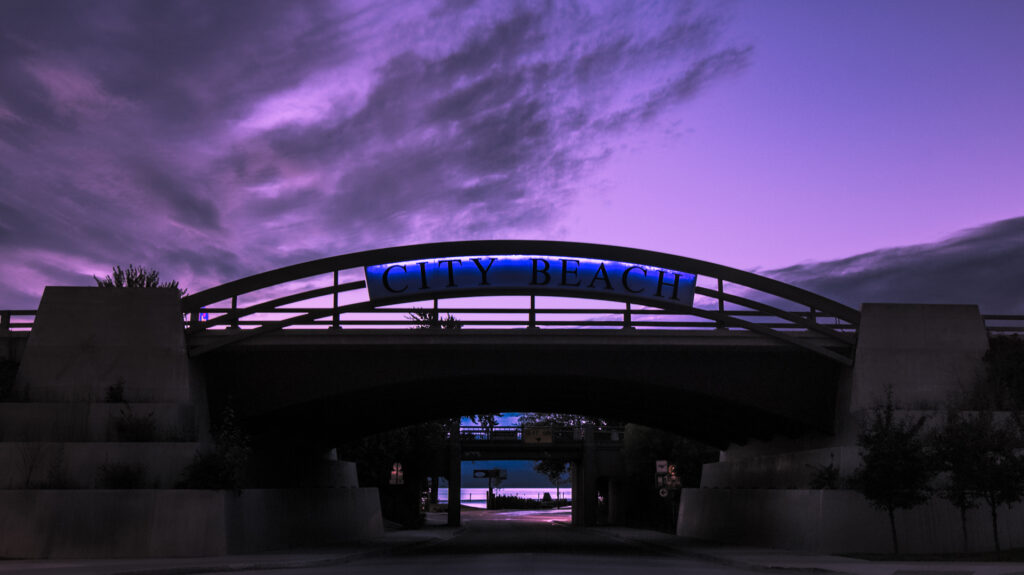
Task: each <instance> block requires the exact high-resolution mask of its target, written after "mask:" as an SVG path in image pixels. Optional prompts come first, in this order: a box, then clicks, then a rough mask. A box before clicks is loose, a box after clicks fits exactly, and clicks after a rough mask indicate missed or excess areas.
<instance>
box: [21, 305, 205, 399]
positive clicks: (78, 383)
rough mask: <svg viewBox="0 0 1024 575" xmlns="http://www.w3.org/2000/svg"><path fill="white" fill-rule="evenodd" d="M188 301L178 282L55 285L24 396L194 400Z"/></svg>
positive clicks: (25, 371) (40, 322) (35, 334)
mask: <svg viewBox="0 0 1024 575" xmlns="http://www.w3.org/2000/svg"><path fill="white" fill-rule="evenodd" d="M188 376H189V373H188V357H187V355H186V354H185V332H184V330H183V329H182V323H181V301H180V299H179V297H178V292H177V290H174V289H171V288H106V289H103V288H74V287H53V286H47V288H46V289H45V291H44V292H43V297H42V299H41V300H40V302H39V312H38V315H37V316H36V321H35V324H34V325H33V326H32V335H31V337H30V339H29V343H28V345H27V347H26V348H25V353H24V357H23V358H22V361H21V368H20V369H19V370H18V378H17V380H16V385H15V394H16V397H18V398H20V399H22V400H28V401H38V402H53V401H58V402H60V401H84V402H90V401H91V402H102V401H103V400H104V397H105V395H106V391H107V389H108V388H109V387H110V386H112V385H116V384H117V383H118V382H122V381H123V382H124V398H125V399H126V400H128V401H131V402H171V403H186V402H188V401H189V379H188Z"/></svg>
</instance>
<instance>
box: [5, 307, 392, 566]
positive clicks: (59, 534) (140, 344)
mask: <svg viewBox="0 0 1024 575" xmlns="http://www.w3.org/2000/svg"><path fill="white" fill-rule="evenodd" d="M9 339H10V340H11V341H9V342H6V343H7V345H5V352H7V353H6V356H5V359H6V358H7V356H10V359H17V360H20V366H19V369H18V373H17V377H16V379H15V383H14V387H13V389H12V392H11V395H12V398H11V399H13V401H7V402H4V403H0V533H3V537H0V557H9V558H13V557H17V558H42V557H45V558H70V557H107V558H111V557H146V556H152V557H157V556H202V555H217V554H225V553H237V552H253V551H261V550H269V549H279V548H286V547H290V546H298V545H309V544H323V545H327V544H332V543H340V542H344V541H349V540H353V539H359V538H364V537H369V536H373V535H376V534H379V533H381V532H382V520H381V517H380V507H379V501H378V498H377V492H376V489H365V488H359V487H358V486H357V484H356V483H355V481H354V476H355V473H354V470H352V469H348V466H351V465H352V464H347V465H346V464H345V463H344V462H331V463H333V465H328V467H330V468H331V469H330V470H328V471H329V473H328V475H329V477H327V476H325V477H324V478H320V479H323V480H320V479H317V480H316V481H313V482H311V483H312V484H311V485H310V486H308V487H305V488H301V489H300V488H289V487H288V486H284V487H283V488H276V489H246V490H244V491H242V492H241V493H233V492H230V491H228V492H225V491H213V490H202V489H175V484H176V483H177V482H178V481H180V479H181V477H182V473H183V471H184V469H185V467H186V466H187V465H188V464H189V463H191V462H192V461H193V458H194V457H195V455H196V453H197V452H198V451H199V450H200V449H203V448H204V447H209V446H210V444H211V437H210V432H209V425H210V424H209V421H210V417H209V413H208V407H207V403H206V401H207V400H206V390H205V385H206V382H205V380H204V374H203V373H202V370H201V369H199V368H197V366H196V365H194V364H193V363H192V362H190V360H189V357H188V354H187V351H186V346H185V335H184V331H183V329H182V315H181V304H180V300H179V298H178V294H177V292H176V290H173V289H141V288H140V289H134V288H112V289H104V288H63V287H59V288H54V287H47V288H46V291H45V292H44V294H43V298H42V300H41V302H40V306H39V311H38V314H37V316H36V320H35V323H34V325H33V328H32V332H31V334H30V335H29V337H28V338H21V337H12V338H9ZM320 467H323V466H320ZM335 468H337V469H335ZM111 487H118V488H115V489H112V488H111Z"/></svg>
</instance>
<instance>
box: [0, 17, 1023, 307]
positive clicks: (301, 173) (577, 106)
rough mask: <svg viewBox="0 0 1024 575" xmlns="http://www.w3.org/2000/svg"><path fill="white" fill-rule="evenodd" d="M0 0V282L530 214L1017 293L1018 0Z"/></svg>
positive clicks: (494, 234)
mask: <svg viewBox="0 0 1024 575" xmlns="http://www.w3.org/2000/svg"><path fill="white" fill-rule="evenodd" d="M684 6H686V5H685V4H684V3H682V2H679V1H670V2H666V3H663V4H655V3H649V4H644V5H642V6H639V5H634V3H628V4H627V3H623V2H594V3H584V4H575V3H570V2H554V3H548V2H537V3H529V2H527V3H521V4H518V3H512V2H507V1H498V2H490V3H487V2H473V1H470V0H450V1H448V2H437V3H433V4H431V3H425V2H408V3H392V4H388V3H384V2H379V1H370V2H323V3H317V2H301V3H299V2H254V1H244V2H206V1H196V2H145V1H133V2H114V1H104V2H85V1H69V2H58V1H53V0H48V1H46V2H39V1H37V0H30V1H26V2H19V1H13V0H6V1H4V2H2V3H0V255H2V257H0V308H19V307H29V308H32V307H35V306H36V305H37V304H38V300H39V296H40V294H41V293H42V289H43V286H45V285H48V284H49V285H54V284H56V285H91V284H92V279H91V277H90V276H91V275H93V274H96V275H105V274H106V273H109V271H110V267H111V266H112V265H114V264H121V265H127V264H129V263H135V264H143V265H148V266H152V267H156V268H158V269H160V270H161V272H162V274H163V276H164V277H165V278H176V279H178V280H180V281H181V283H182V284H183V285H184V286H186V287H188V288H189V289H190V291H193V292H195V291H199V290H201V289H204V288H207V287H211V286H213V285H216V284H218V283H221V282H223V281H227V280H230V279H235V278H238V277H242V276H245V275H249V274H252V273H256V272H259V271H264V270H267V269H271V268H275V267H279V266H282V265H287V264H292V263H297V262H301V261H305V260H309V259H313V258H318V257H324V256H329V255H336V254H341V253H348V252H352V251H358V250H362V249H367V248H374V247H385V246H390V245H400V244H407V243H419V242H424V241H439V240H455V239H485V238H529V239H559V240H572V241H589V242H598V243H609V244H617V245H624V246H631V247H640V248H647V249H654V250H659V251H665V252H669V253H675V254H680V255H685V256H689V257H695V258H699V259H705V260H710V261H714V262H717V263H721V264H725V265H729V266H734V267H738V268H742V269H749V270H755V271H759V272H761V273H766V274H768V275H772V276H775V277H778V278H780V279H783V280H786V281H792V282H794V283H796V284H798V285H801V286H803V287H806V288H808V289H811V290H814V291H819V292H821V293H823V294H824V295H828V296H831V297H835V298H838V299H840V300H842V301H844V302H846V303H849V304H851V305H855V306H856V305H859V304H860V303H861V302H863V301H919V302H965V303H980V304H981V305H982V309H983V311H986V312H989V313H995V312H1006V313H1024V295H1022V294H1024V289H1022V288H1024V104H1022V102H1024V34H1022V33H1021V30H1024V2H1017V1H1012V0H1005V1H998V0H988V1H985V0H980V1H979V0H971V1H961V2H950V1H936V0H928V1H920V2H912V1H888V0H887V1H884V2H883V1H877V2H871V1H868V2H865V1H855V2H854V1H850V2H816V1H810V0H808V1H781V0H780V1H776V2H759V1H750V2H742V1H741V2H729V3H715V4H708V5H699V4H698V5H696V6H695V7H693V8H691V9H687V8H684Z"/></svg>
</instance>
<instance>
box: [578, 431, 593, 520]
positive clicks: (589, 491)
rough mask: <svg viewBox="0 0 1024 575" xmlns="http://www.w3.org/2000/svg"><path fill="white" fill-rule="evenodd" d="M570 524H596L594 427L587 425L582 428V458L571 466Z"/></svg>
mask: <svg viewBox="0 0 1024 575" xmlns="http://www.w3.org/2000/svg"><path fill="white" fill-rule="evenodd" d="M572 524H573V525H574V526H576V527H588V526H591V525H595V524H597V458H596V453H595V445H594V426H593V425H592V424H589V423H588V424H585V425H584V426H583V450H582V456H581V457H580V461H578V462H575V463H574V464H573V466H572Z"/></svg>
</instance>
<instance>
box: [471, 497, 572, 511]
mask: <svg viewBox="0 0 1024 575" xmlns="http://www.w3.org/2000/svg"><path fill="white" fill-rule="evenodd" d="M546 495H547V497H546V498H545V499H544V500H543V501H537V500H536V499H526V498H523V497H516V496H515V495H495V496H494V497H491V498H490V499H488V500H487V508H488V509H551V508H553V507H562V506H565V505H568V504H569V502H568V501H567V500H565V499H554V500H553V499H551V494H550V493H548V494H546Z"/></svg>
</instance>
